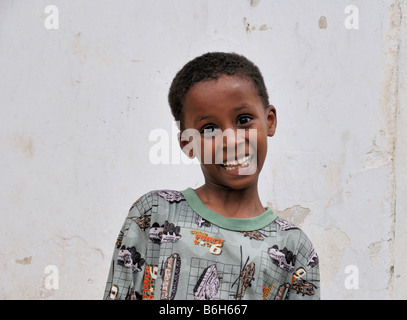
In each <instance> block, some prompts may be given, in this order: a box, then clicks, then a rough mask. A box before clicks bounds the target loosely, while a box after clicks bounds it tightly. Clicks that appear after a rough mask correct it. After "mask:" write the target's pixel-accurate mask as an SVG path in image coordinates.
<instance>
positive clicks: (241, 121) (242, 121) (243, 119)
mask: <svg viewBox="0 0 407 320" xmlns="http://www.w3.org/2000/svg"><path fill="white" fill-rule="evenodd" d="M252 119H253V118H252V117H250V116H241V117H240V118H239V119H237V123H238V124H246V123H248V122H249V121H251V120H252Z"/></svg>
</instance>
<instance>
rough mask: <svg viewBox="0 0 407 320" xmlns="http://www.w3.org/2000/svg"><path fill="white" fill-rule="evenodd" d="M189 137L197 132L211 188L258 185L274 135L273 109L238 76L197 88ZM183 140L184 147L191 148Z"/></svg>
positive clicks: (188, 101) (191, 94)
mask: <svg viewBox="0 0 407 320" xmlns="http://www.w3.org/2000/svg"><path fill="white" fill-rule="evenodd" d="M183 113H184V127H185V128H186V129H187V130H186V131H184V132H187V131H189V132H191V131H192V132H195V133H196V134H195V136H194V137H193V140H194V141H193V142H194V143H195V147H193V149H192V150H191V152H188V151H187V152H186V153H187V154H188V156H190V157H194V156H196V157H198V159H199V161H200V163H201V167H202V172H203V174H204V177H205V183H206V184H211V185H212V186H218V187H221V188H227V189H243V188H247V187H249V186H252V185H254V184H257V180H258V176H259V173H260V171H261V168H262V167H263V164H264V160H265V158H266V154H267V137H268V136H269V137H271V136H273V135H274V132H275V129H276V125H277V118H276V111H275V108H274V107H273V106H271V105H270V106H268V107H267V108H265V107H264V106H263V104H262V102H261V99H260V97H259V96H258V94H257V91H256V89H255V87H254V85H253V83H252V82H251V81H249V80H246V79H244V78H241V77H238V76H221V77H219V79H218V80H213V81H206V82H200V83H197V84H195V85H194V86H193V87H192V88H191V89H190V90H189V91H188V93H187V94H186V96H185V100H184V104H183ZM189 142H190V141H189V140H187V141H183V140H182V139H181V141H180V145H181V148H182V149H183V150H184V151H185V149H184V147H186V146H187V145H188V144H189Z"/></svg>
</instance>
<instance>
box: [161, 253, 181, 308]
mask: <svg viewBox="0 0 407 320" xmlns="http://www.w3.org/2000/svg"><path fill="white" fill-rule="evenodd" d="M180 269H181V257H180V256H179V254H178V253H173V254H172V255H170V256H169V257H168V258H167V260H166V261H165V263H164V266H162V267H161V272H160V274H161V275H162V284H161V297H160V299H161V300H174V298H175V295H176V294H177V288H178V281H179V276H180Z"/></svg>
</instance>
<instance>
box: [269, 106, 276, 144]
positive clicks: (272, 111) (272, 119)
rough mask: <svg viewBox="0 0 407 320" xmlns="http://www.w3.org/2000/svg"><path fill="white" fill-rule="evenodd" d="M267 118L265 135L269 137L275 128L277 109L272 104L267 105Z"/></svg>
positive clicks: (272, 134)
mask: <svg viewBox="0 0 407 320" xmlns="http://www.w3.org/2000/svg"><path fill="white" fill-rule="evenodd" d="M266 118H267V135H268V136H269V137H272V136H274V134H275V133H276V129H277V111H276V108H275V107H274V106H273V105H269V106H268V107H267V109H266Z"/></svg>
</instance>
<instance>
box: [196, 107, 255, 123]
mask: <svg viewBox="0 0 407 320" xmlns="http://www.w3.org/2000/svg"><path fill="white" fill-rule="evenodd" d="M243 109H249V108H248V107H247V106H245V105H243V106H241V107H237V108H234V109H233V111H235V112H236V111H240V110H243ZM210 118H215V117H214V116H212V115H206V116H201V117H199V118H198V120H196V121H195V124H196V123H198V122H200V121H202V120H205V119H210Z"/></svg>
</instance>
